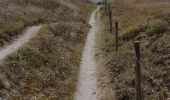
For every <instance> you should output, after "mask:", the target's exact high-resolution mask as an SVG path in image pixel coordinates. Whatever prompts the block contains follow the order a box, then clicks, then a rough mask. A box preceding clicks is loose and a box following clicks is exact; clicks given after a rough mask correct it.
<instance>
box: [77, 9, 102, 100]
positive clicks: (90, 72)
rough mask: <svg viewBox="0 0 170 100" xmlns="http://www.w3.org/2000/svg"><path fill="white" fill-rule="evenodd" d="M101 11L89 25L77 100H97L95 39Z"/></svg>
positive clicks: (94, 14)
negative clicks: (97, 18) (97, 17)
mask: <svg viewBox="0 0 170 100" xmlns="http://www.w3.org/2000/svg"><path fill="white" fill-rule="evenodd" d="M99 9H100V7H98V8H97V9H96V10H94V11H93V13H92V14H91V17H90V20H89V24H90V25H91V29H90V31H89V33H88V36H87V40H86V43H85V48H84V51H83V55H82V62H81V65H80V74H79V83H78V87H77V92H76V95H75V100H97V86H96V75H95V74H96V73H95V72H96V63H95V51H94V49H95V48H94V47H95V37H96V35H95V34H96V32H97V30H98V25H97V24H96V13H97V11H98V10H99Z"/></svg>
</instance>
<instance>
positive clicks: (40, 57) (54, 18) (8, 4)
mask: <svg viewBox="0 0 170 100" xmlns="http://www.w3.org/2000/svg"><path fill="white" fill-rule="evenodd" d="M63 2H65V3H63ZM63 2H62V3H61V2H60V1H59V0H43V1H42V0H36V1H35V0H29V1H27V0H5V1H4V0H0V5H3V6H0V7H1V8H2V9H1V10H0V14H1V15H3V16H6V17H4V19H3V18H0V20H1V21H0V22H1V23H2V24H1V25H0V33H1V34H0V35H1V36H3V37H1V38H0V39H1V41H2V42H3V43H2V45H4V43H6V42H9V41H10V40H11V38H13V37H14V36H16V34H20V33H21V30H22V29H23V28H25V27H26V26H29V25H36V24H42V23H43V24H47V25H46V26H44V27H43V28H42V30H41V31H40V32H39V33H38V35H37V37H36V38H34V39H32V40H31V41H30V43H28V44H26V45H24V46H23V47H22V48H20V49H19V50H18V51H16V52H15V53H13V54H12V55H10V56H8V57H7V58H6V59H5V61H4V63H3V64H1V68H0V71H1V72H2V73H1V74H2V75H1V76H4V77H3V78H0V98H2V99H6V98H8V99H9V100H25V99H26V100H30V99H31V100H32V99H36V100H73V96H74V92H75V90H76V85H77V76H78V75H77V74H78V71H79V63H80V58H81V51H82V48H83V45H84V42H85V37H86V33H87V31H88V28H89V26H88V25H87V18H88V16H89V14H90V10H91V8H90V7H88V6H87V5H86V4H84V2H82V1H78V0H73V1H69V0H65V1H63ZM67 3H69V5H67ZM70 7H71V8H70ZM82 8H84V9H82ZM9 11H10V12H9ZM6 12H7V13H6ZM75 12H76V13H75ZM3 82H7V83H3ZM8 83H9V86H8ZM6 85H7V86H6ZM8 87H9V88H8Z"/></svg>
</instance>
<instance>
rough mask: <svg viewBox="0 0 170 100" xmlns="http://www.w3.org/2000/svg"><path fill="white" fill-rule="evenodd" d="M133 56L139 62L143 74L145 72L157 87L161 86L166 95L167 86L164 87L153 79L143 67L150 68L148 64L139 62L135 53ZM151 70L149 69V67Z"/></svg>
mask: <svg viewBox="0 0 170 100" xmlns="http://www.w3.org/2000/svg"><path fill="white" fill-rule="evenodd" d="M134 57H135V60H136V61H137V62H138V63H139V64H140V66H141V68H142V69H143V71H144V72H145V74H147V76H148V77H149V78H150V79H151V80H152V82H153V83H154V84H156V85H157V86H158V87H159V88H161V89H162V90H163V91H164V92H165V93H166V94H168V95H170V92H169V91H168V88H166V87H163V86H161V85H160V84H159V83H158V82H156V81H155V79H154V77H153V76H152V75H151V74H150V73H149V72H148V71H147V70H146V69H145V67H147V68H148V69H150V68H151V67H150V68H149V66H145V67H144V66H143V64H142V63H141V61H139V59H138V58H137V56H136V54H135V53H134ZM150 70H151V69H150Z"/></svg>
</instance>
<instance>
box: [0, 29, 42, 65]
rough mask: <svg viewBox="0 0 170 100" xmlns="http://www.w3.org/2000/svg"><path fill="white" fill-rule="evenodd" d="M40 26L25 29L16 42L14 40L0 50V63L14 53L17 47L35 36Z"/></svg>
mask: <svg viewBox="0 0 170 100" xmlns="http://www.w3.org/2000/svg"><path fill="white" fill-rule="evenodd" d="M41 27H42V26H33V27H29V28H27V29H26V30H25V31H24V32H23V34H22V35H20V36H19V37H18V38H16V40H14V41H13V42H12V43H10V44H9V45H6V46H4V47H2V48H1V49H0V62H1V61H2V60H3V59H4V58H5V57H7V56H8V55H10V54H11V53H13V52H14V51H16V50H17V49H18V48H19V47H21V46H22V45H24V44H25V43H27V42H29V40H30V39H32V38H33V37H35V36H36V33H38V31H39V30H40V29H41Z"/></svg>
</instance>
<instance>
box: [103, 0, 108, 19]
mask: <svg viewBox="0 0 170 100" xmlns="http://www.w3.org/2000/svg"><path fill="white" fill-rule="evenodd" d="M104 5H105V12H106V16H107V0H105V1H104Z"/></svg>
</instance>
